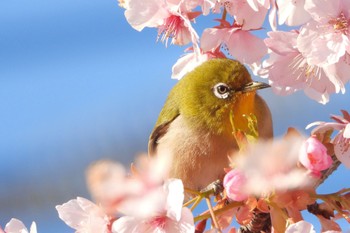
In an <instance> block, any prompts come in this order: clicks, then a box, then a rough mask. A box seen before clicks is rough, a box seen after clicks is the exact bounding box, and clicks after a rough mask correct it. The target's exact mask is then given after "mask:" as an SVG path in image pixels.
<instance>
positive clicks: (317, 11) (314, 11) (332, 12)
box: [305, 0, 341, 23]
mask: <svg viewBox="0 0 350 233" xmlns="http://www.w3.org/2000/svg"><path fill="white" fill-rule="evenodd" d="M340 1H341V0H332V1H329V0H310V1H306V3H305V10H306V11H307V12H309V13H310V14H311V17H312V18H313V19H314V20H315V21H318V22H320V23H326V22H328V20H329V18H330V17H333V18H336V17H337V16H338V14H339V13H340V10H341V9H340Z"/></svg>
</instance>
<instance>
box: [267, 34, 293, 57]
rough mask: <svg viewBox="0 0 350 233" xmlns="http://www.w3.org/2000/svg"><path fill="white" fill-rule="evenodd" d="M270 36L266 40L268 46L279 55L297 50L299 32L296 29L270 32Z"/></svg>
mask: <svg viewBox="0 0 350 233" xmlns="http://www.w3.org/2000/svg"><path fill="white" fill-rule="evenodd" d="M267 35H268V36H269V38H266V39H265V40H264V42H265V44H266V46H267V47H268V48H269V49H271V50H272V51H273V52H275V53H277V54H279V55H287V54H288V53H291V52H296V51H297V50H296V44H297V37H298V33H297V32H296V31H290V32H285V31H275V32H268V33H267Z"/></svg>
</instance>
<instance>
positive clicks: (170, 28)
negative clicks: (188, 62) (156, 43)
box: [158, 15, 183, 44]
mask: <svg viewBox="0 0 350 233" xmlns="http://www.w3.org/2000/svg"><path fill="white" fill-rule="evenodd" d="M182 26H183V19H182V18H181V17H180V16H178V15H171V16H169V17H168V18H167V19H166V20H165V22H164V24H163V25H161V26H160V27H159V29H158V39H160V40H161V41H162V42H164V41H165V43H166V44H167V43H168V39H169V38H173V37H176V35H177V34H178V33H179V31H180V30H181V27H182Z"/></svg>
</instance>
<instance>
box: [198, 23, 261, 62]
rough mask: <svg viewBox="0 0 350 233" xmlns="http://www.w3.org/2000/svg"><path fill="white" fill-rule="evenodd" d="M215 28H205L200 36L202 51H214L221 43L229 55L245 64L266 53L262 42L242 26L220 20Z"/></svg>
mask: <svg viewBox="0 0 350 233" xmlns="http://www.w3.org/2000/svg"><path fill="white" fill-rule="evenodd" d="M221 22H222V25H221V26H219V27H217V28H207V29H205V30H204V32H203V35H202V38H201V48H202V50H203V52H207V51H214V50H216V49H217V48H219V47H220V46H221V45H224V46H226V48H227V49H228V52H229V53H230V55H232V56H234V57H235V58H236V59H237V60H239V61H240V62H242V63H246V64H253V63H256V62H260V60H261V58H262V57H263V56H264V55H265V54H266V52H267V48H266V46H265V44H264V42H263V41H262V40H261V39H260V38H258V37H256V36H254V35H253V34H251V33H250V32H249V31H246V30H243V28H242V26H240V25H237V24H234V25H230V24H229V23H228V22H227V21H221Z"/></svg>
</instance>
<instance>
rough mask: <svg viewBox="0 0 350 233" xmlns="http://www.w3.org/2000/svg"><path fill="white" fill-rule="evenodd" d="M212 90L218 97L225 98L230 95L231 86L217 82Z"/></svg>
mask: <svg viewBox="0 0 350 233" xmlns="http://www.w3.org/2000/svg"><path fill="white" fill-rule="evenodd" d="M213 92H214V95H215V96H216V97H218V98H219V99H226V98H228V97H229V96H230V93H231V88H230V87H229V86H228V85H227V84H225V83H217V84H215V86H214V87H213Z"/></svg>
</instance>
